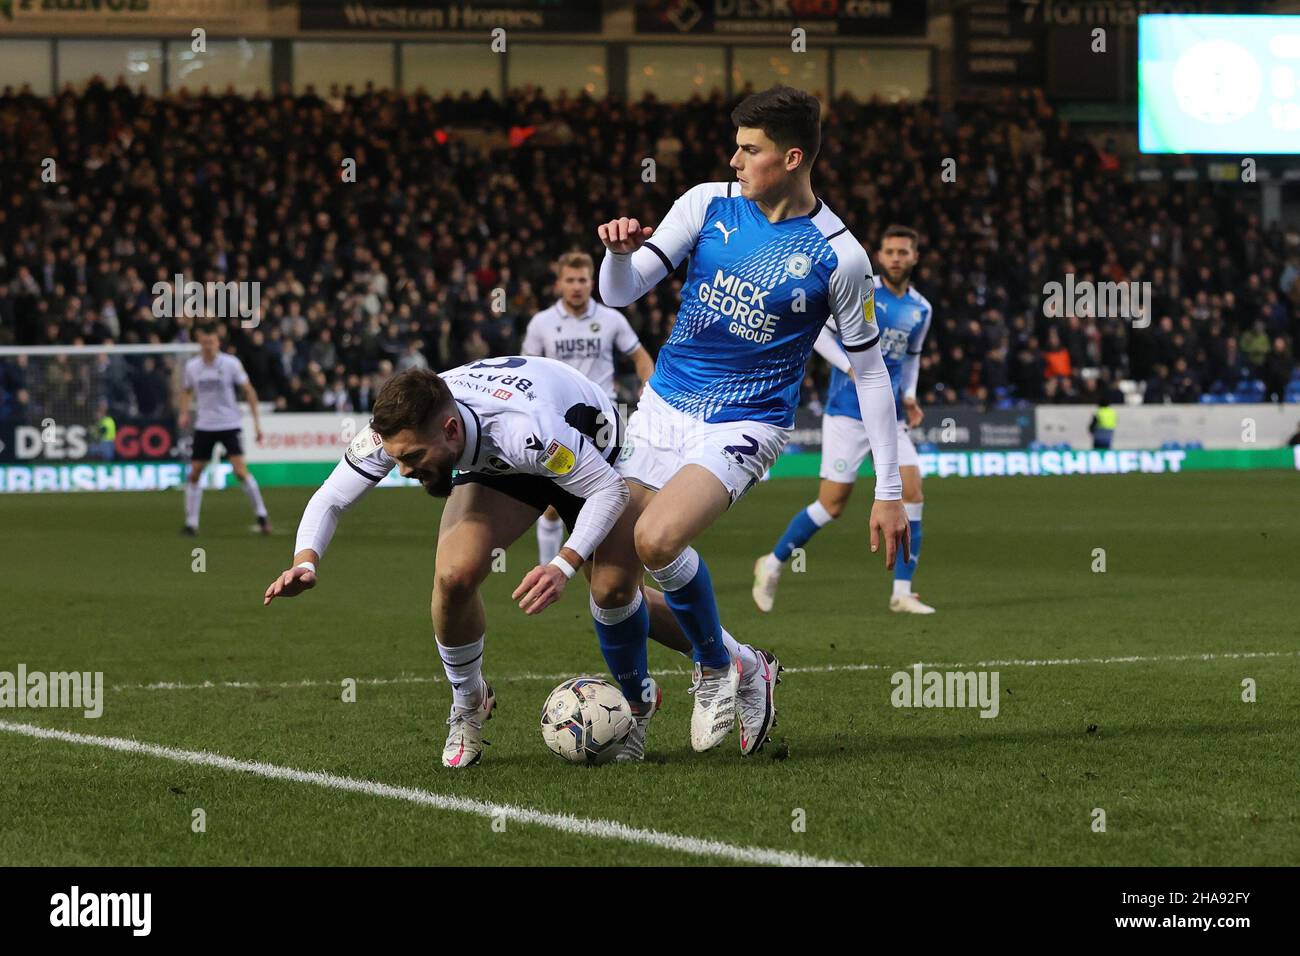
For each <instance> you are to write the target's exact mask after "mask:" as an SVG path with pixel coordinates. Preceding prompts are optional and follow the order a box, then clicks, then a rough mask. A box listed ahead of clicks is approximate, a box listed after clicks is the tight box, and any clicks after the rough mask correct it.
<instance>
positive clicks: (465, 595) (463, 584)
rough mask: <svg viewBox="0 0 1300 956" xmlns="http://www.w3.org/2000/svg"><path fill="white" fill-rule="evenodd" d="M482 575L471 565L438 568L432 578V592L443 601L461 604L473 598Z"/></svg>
mask: <svg viewBox="0 0 1300 956" xmlns="http://www.w3.org/2000/svg"><path fill="white" fill-rule="evenodd" d="M482 580H483V575H482V574H480V573H479V571H478V569H477V568H475V567H473V566H472V565H467V564H460V565H452V566H451V567H448V568H439V569H438V571H437V573H436V574H435V575H434V577H433V587H434V591H435V592H436V593H437V597H439V598H441V599H442V600H443V601H448V602H453V603H455V602H461V601H467V600H469V599H470V598H472V597H473V596H474V592H476V591H477V590H478V586H479V584H480V583H481V582H482Z"/></svg>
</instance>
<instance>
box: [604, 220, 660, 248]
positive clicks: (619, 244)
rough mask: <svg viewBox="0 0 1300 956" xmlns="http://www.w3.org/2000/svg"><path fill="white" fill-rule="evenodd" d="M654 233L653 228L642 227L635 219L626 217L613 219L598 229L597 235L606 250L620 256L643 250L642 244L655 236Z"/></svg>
mask: <svg viewBox="0 0 1300 956" xmlns="http://www.w3.org/2000/svg"><path fill="white" fill-rule="evenodd" d="M654 231H655V230H654V227H653V226H642V225H641V223H639V222H637V221H636V220H635V219H628V218H627V217H626V216H624V217H623V218H622V219H611V220H610V221H609V222H606V223H602V224H601V225H599V226H597V227H596V235H598V236H600V241H601V242H603V243H604V244H605V248H606V249H608V250H609V251H610V252H617V253H620V254H623V253H628V252H636V251H637V250H638V249H640V248H641V243H643V242H645V241H646V240H647V239H649V238H650V237H651V236H652V235H654Z"/></svg>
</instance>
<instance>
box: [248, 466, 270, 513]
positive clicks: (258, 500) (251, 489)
mask: <svg viewBox="0 0 1300 956" xmlns="http://www.w3.org/2000/svg"><path fill="white" fill-rule="evenodd" d="M244 494H246V495H247V496H248V501H249V503H250V504H251V505H252V506H253V514H255V515H257V517H259V518H265V517H266V505H264V504H263V503H262V489H261V488H259V487H258V485H257V479H256V478H254V477H253V473H252V472H251V471H250V472H249V473H248V477H247V478H246V479H244Z"/></svg>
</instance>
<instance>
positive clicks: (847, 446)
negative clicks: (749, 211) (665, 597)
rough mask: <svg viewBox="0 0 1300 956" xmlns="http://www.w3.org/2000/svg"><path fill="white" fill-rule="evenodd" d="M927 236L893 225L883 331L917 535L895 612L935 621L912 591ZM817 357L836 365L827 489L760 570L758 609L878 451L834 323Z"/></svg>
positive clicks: (887, 244) (826, 435)
mask: <svg viewBox="0 0 1300 956" xmlns="http://www.w3.org/2000/svg"><path fill="white" fill-rule="evenodd" d="M918 241H919V236H918V235H917V232H916V230H915V229H912V228H910V227H909V226H899V225H894V226H890V227H889V228H888V229H886V230H885V232H884V235H883V236H882V237H881V240H880V251H879V260H880V265H881V270H882V272H883V273H884V274H883V276H877V277H876V283H875V285H876V291H875V301H876V324H877V325H878V326H879V327H880V347H881V350H882V351H883V352H884V356H885V367H886V368H887V369H889V378H890V381H891V382H892V383H893V387H894V393H895V403H896V407H897V412H898V473H899V476H900V477H901V478H902V481H903V509H904V510H905V511H906V512H907V522H908V528H909V532H910V534H911V538H912V542H911V555H910V557H909V559H908V560H906V561H899V562H897V563H896V564H895V566H894V589H893V593H892V594H891V595H890V598H889V609H890V610H891V611H896V612H901V613H907V614H933V613H934V608H932V607H930V605H928V604H925V603H922V601H921V599H920V597H919V596H918V595H917V594H916V593H915V592H914V591H913V590H912V580H913V577H914V576H915V574H916V563H917V561H918V560H919V559H920V557H921V508H922V505H923V501H924V498H923V496H922V494H921V460H920V458H919V456H918V455H917V453H916V446H915V445H913V444H912V438H911V436H910V435H909V434H908V431H907V429H908V428H909V427H911V428H915V427H916V426H917V425H920V424H921V421H922V420H923V419H924V417H925V413H924V412H922V411H921V406H920V405H919V404H917V401H916V382H917V377H918V374H919V372H920V367H921V351H922V349H923V348H924V346H925V336H926V332H927V331H929V328H930V316H931V311H932V310H931V308H930V303H929V301H928V300H927V299H926V298H925V296H923V295H921V293H920V292H918V291H917V289H916V287H915V286H913V285H912V284H911V278H912V270H913V269H914V268H916V262H917V244H918ZM815 348H816V350H817V353H818V354H819V355H821V356H822V357H823V358H825V359H826V360H827V361H828V362H830V363H831V368H832V371H831V382H830V388H828V389H827V396H826V414H825V415H824V416H823V417H822V466H821V486H820V488H819V489H818V493H817V500H816V501H814V502H813V503H812V504H810V505H809V506H808V507H807V508H803V509H801V510H800V511H799V513H798V514H796V515H795V516H794V517H793V518H792V519H791V521H790V524H789V525H788V526H787V527H786V529H785V533H784V534H782V535H781V538H780V540H778V541H777V543H776V546H775V547H774V548H773V549H772V550H771V552H769V553H768V554H765V555H763V556H762V557H761V558H759V559H758V561H756V562H755V564H754V589H753V592H752V593H753V597H754V603H755V604H756V605H758V609H759V610H760V611H770V610H772V606H773V604H774V602H775V600H776V588H777V584H778V583H779V581H780V577H781V568H782V567H783V566H784V564H785V562H786V561H788V560H789V559H790V555H791V554H792V553H793V552H794V549H795V548H802V547H803V546H804V545H806V544H807V543H808V541H809V540H810V539H811V538H812V536H813V535H814V534H816V533H817V532H818V530H820V529H821V528H822V527H823V526H825V525H827V524H829V523H830V522H831V521H833V520H834V519H836V518H838V517H839V516H840V515H841V514H843V512H844V508H845V506H846V505H847V504H848V503H849V496H850V495H851V494H852V493H853V483H854V482H855V481H857V478H858V469H859V468H860V467H861V466H862V462H863V461H865V460H866V457H867V455H868V454H869V453H870V451H871V440H870V439H869V438H868V436H867V432H866V429H864V428H863V427H862V409H861V408H860V407H859V405H858V397H857V395H856V394H855V393H854V390H853V382H852V379H851V378H850V377H849V376H850V373H851V371H852V370H851V369H850V367H849V360H848V355H847V353H846V352H845V351H844V349H842V348H841V347H840V344H839V342H838V340H837V339H836V337H835V332H834V330H833V329H832V328H831V327H830V323H827V327H826V328H825V329H823V330H822V333H821V335H819V336H818V338H817V344H816V346H815Z"/></svg>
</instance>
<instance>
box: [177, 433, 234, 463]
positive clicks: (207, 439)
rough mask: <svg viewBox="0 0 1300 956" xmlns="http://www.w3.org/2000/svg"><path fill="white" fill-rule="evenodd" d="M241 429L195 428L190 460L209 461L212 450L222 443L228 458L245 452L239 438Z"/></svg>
mask: <svg viewBox="0 0 1300 956" xmlns="http://www.w3.org/2000/svg"><path fill="white" fill-rule="evenodd" d="M239 431H240V430H239V429H238V428H228V429H226V430H224V431H199V430H198V429H197V428H196V429H194V443H193V448H192V450H191V451H190V461H208V460H210V459H211V458H212V450H213V449H214V448H216V446H217V445H220V446H221V447H222V448H223V449H224V450H225V454H226V457H227V458H231V457H233V456H235V455H242V454H243V453H244V446H243V444H242V443H241V442H240V440H239Z"/></svg>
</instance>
